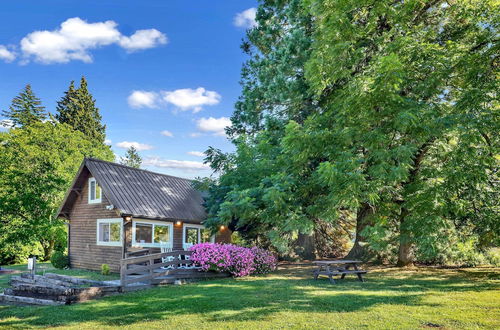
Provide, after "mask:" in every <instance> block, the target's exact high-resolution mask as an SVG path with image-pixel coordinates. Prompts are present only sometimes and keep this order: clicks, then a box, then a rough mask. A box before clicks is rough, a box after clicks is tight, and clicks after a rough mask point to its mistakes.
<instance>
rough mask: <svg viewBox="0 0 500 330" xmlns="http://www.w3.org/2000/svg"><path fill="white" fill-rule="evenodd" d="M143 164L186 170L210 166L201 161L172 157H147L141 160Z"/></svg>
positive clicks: (196, 169) (203, 168)
mask: <svg viewBox="0 0 500 330" xmlns="http://www.w3.org/2000/svg"><path fill="white" fill-rule="evenodd" d="M142 164H143V165H145V166H154V167H161V168H172V169H181V170H186V171H199V170H209V169H210V166H208V165H207V164H203V163H202V162H195V161H189V160H173V159H162V158H160V157H149V158H146V159H145V160H144V161H143V162H142Z"/></svg>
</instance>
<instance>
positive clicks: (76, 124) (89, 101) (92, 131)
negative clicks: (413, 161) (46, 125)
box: [55, 77, 106, 144]
mask: <svg viewBox="0 0 500 330" xmlns="http://www.w3.org/2000/svg"><path fill="white" fill-rule="evenodd" d="M56 110H57V114H56V116H55V118H56V119H57V120H58V121H59V122H60V123H65V124H68V125H69V126H71V127H73V129H75V130H77V131H80V132H82V133H83V134H84V135H85V136H86V137H88V138H89V139H90V140H92V141H95V142H96V143H97V144H103V143H104V139H105V136H106V132H105V131H106V125H104V124H102V123H101V120H102V117H101V115H100V113H99V108H97V107H96V105H95V99H94V97H93V96H92V94H90V92H89V90H88V87H87V80H86V79H85V77H82V79H81V80H80V87H79V88H77V89H75V86H74V82H73V81H72V82H71V83H70V85H69V88H68V90H67V91H66V92H65V95H64V96H63V97H62V98H61V100H60V101H59V102H57V107H56Z"/></svg>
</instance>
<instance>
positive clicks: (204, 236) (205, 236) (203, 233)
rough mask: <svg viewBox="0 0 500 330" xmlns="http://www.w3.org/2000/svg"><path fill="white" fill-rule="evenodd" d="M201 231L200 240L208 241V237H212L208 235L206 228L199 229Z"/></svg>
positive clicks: (208, 231)
mask: <svg viewBox="0 0 500 330" xmlns="http://www.w3.org/2000/svg"><path fill="white" fill-rule="evenodd" d="M200 231H201V242H202V243H207V242H210V239H211V237H212V235H210V230H208V229H204V228H203V229H200Z"/></svg>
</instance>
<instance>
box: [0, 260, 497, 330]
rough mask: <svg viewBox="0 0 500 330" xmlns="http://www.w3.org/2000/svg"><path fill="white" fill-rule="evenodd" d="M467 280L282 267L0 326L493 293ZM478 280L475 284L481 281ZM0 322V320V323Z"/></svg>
mask: <svg viewBox="0 0 500 330" xmlns="http://www.w3.org/2000/svg"><path fill="white" fill-rule="evenodd" d="M474 276H476V278H475V279H476V280H477V279H478V277H477V276H479V278H480V279H481V282H477V281H476V282H474V281H471V278H470V277H468V276H467V275H464V274H461V273H460V272H456V271H454V272H453V271H448V272H446V271H444V272H443V271H440V272H436V273H433V272H419V271H416V272H411V271H409V272H408V271H402V272H397V271H391V270H389V271H383V270H380V271H375V272H370V273H369V274H368V276H367V280H368V281H367V282H365V283H361V282H358V281H357V280H356V279H355V278H354V277H350V278H349V277H348V278H346V279H345V280H342V281H339V282H338V284H336V285H331V284H330V283H329V282H328V280H327V279H320V280H317V281H315V280H313V279H312V278H311V267H300V266H290V267H285V268H283V269H281V270H280V271H278V272H276V273H274V274H270V275H268V276H256V277H249V278H241V279H221V280H213V281H206V282H200V283H196V284H190V285H185V286H166V287H159V288H154V289H150V290H145V291H139V292H134V293H128V294H123V295H119V296H113V297H108V298H104V299H101V300H98V301H92V302H88V303H82V304H77V305H72V306H60V307H40V308H32V307H31V308H19V307H18V308H7V309H4V310H0V326H6V327H18V328H25V327H28V326H55V325H72V324H77V323H80V322H91V321H95V322H98V323H100V324H102V325H130V324H133V323H136V322H141V321H146V320H148V321H153V320H163V319H168V318H170V317H174V316H177V317H178V316H185V317H189V316H192V315H198V316H200V317H202V318H203V319H204V320H205V321H207V322H218V321H246V320H252V321H255V320H266V319H269V318H271V317H272V316H273V314H275V313H278V312H282V311H291V312H304V313H316V312H319V313H321V312H355V311H362V310H365V309H369V308H370V307H372V306H375V305H381V304H387V305H405V306H427V307H429V306H437V305H436V304H430V303H426V302H424V299H423V297H425V295H426V292H428V291H436V292H451V291H479V290H494V289H495V288H497V286H496V284H495V283H492V282H491V281H487V279H489V278H491V276H492V275H491V274H488V272H485V273H484V274H482V275H478V274H473V277H474ZM483 279H484V280H485V281H482V280H483ZM2 319H3V321H2Z"/></svg>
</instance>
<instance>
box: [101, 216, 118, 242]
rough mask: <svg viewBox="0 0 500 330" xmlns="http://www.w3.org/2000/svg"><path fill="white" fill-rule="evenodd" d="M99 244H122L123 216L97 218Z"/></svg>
mask: <svg viewBox="0 0 500 330" xmlns="http://www.w3.org/2000/svg"><path fill="white" fill-rule="evenodd" d="M96 232H97V245H108V246H121V245H122V242H123V222H122V219H121V218H116V219H97V230H96Z"/></svg>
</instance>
